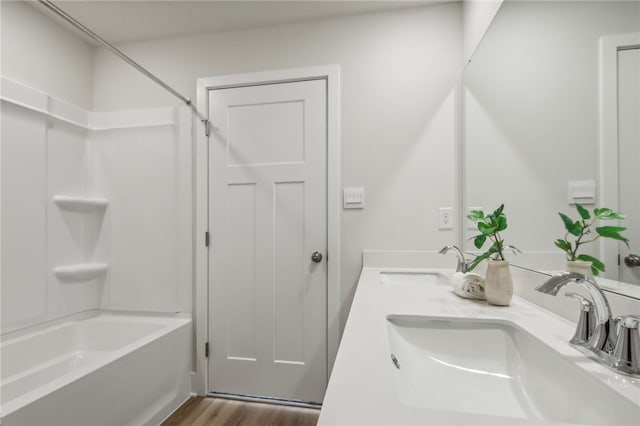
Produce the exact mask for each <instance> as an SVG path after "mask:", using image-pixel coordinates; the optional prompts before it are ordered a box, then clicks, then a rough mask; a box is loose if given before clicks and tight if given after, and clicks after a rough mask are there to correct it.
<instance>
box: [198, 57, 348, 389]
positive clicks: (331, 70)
mask: <svg viewBox="0 0 640 426" xmlns="http://www.w3.org/2000/svg"><path fill="white" fill-rule="evenodd" d="M319 79H323V80H326V82H327V256H326V259H327V328H326V331H327V380H328V378H329V376H330V375H331V370H332V369H333V363H334V361H335V357H336V354H337V353H338V345H339V343H340V288H341V286H340V263H341V256H340V214H341V208H340V206H341V191H340V66H339V65H323V66H315V67H308V68H294V69H282V70H273V71H261V72H252V73H245V74H232V75H221V76H214V77H204V78H199V79H198V80H197V108H198V111H203V112H204V113H206V115H207V117H208V115H209V91H210V90H214V89H226V88H232V87H242V86H253V85H258V84H274V83H289V82H295V81H305V80H319ZM196 124H197V125H196V126H194V129H197V130H196V131H197V134H196V139H195V159H194V167H195V171H194V179H195V229H194V232H195V238H194V244H195V247H194V254H195V259H194V261H195V265H194V267H195V276H194V279H195V291H194V298H193V299H194V303H193V306H194V309H195V311H194V318H195V345H194V347H195V351H196V352H195V372H194V373H193V375H192V381H191V383H192V386H191V387H192V391H193V392H195V393H197V394H198V395H206V394H207V392H208V391H209V383H208V377H209V374H208V368H209V367H208V359H207V357H206V356H205V343H206V342H207V341H208V339H209V327H208V320H209V249H208V247H206V245H205V232H207V231H208V229H209V207H208V206H209V146H208V141H209V137H208V136H207V135H205V126H201V125H200V123H196Z"/></svg>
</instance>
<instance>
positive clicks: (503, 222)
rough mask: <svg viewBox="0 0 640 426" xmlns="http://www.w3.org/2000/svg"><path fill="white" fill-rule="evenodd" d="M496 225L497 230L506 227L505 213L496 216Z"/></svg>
mask: <svg viewBox="0 0 640 426" xmlns="http://www.w3.org/2000/svg"><path fill="white" fill-rule="evenodd" d="M497 222H498V227H497V229H496V230H497V231H498V232H500V231H504V230H505V229H507V217H506V216H505V215H501V216H498V220H497Z"/></svg>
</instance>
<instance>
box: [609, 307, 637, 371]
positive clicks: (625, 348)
mask: <svg viewBox="0 0 640 426" xmlns="http://www.w3.org/2000/svg"><path fill="white" fill-rule="evenodd" d="M616 319H617V320H618V324H619V326H620V329H619V332H618V339H617V340H616V345H615V348H614V350H613V359H614V362H613V366H614V368H616V369H617V370H619V371H621V372H623V373H626V374H631V375H640V331H639V329H640V315H623V316H620V317H618V318H616Z"/></svg>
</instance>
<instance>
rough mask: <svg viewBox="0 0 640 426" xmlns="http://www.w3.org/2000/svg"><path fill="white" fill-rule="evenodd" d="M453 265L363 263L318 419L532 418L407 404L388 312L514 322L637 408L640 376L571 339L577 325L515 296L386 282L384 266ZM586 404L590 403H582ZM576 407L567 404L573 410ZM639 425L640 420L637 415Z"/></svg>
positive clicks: (508, 421) (375, 422)
mask: <svg viewBox="0 0 640 426" xmlns="http://www.w3.org/2000/svg"><path fill="white" fill-rule="evenodd" d="M382 271H396V272H401V271H402V272H423V271H424V272H426V271H437V272H442V273H446V274H449V273H451V272H452V271H448V270H434V269H430V270H426V269H407V268H402V269H397V268H396V269H394V268H377V267H365V268H363V270H362V273H361V275H360V280H359V282H358V288H357V290H356V294H355V297H354V301H353V304H352V306H351V311H350V313H349V318H348V320H347V324H346V327H345V331H344V334H343V337H342V341H341V343H340V348H339V350H338V355H337V358H336V362H335V365H334V368H333V372H332V374H331V378H330V380H329V385H328V388H327V392H326V395H325V399H324V402H323V407H322V411H321V413H320V419H319V422H318V424H319V425H402V424H514V423H516V422H517V423H520V424H531V422H530V421H526V420H524V419H523V420H522V421H521V422H520V421H519V419H514V418H503V417H497V416H486V415H478V414H470V413H462V412H451V411H436V410H427V409H422V408H415V407H410V406H407V405H404V404H402V403H401V402H400V401H399V400H398V398H397V397H396V393H395V384H394V376H393V374H394V370H393V369H394V367H393V365H392V362H391V360H390V348H389V341H388V336H387V333H388V332H387V320H386V316H387V315H389V314H402V315H425V316H444V317H467V318H469V317H471V318H484V319H501V320H507V321H511V322H513V323H515V324H517V325H518V326H520V327H521V328H523V329H524V330H525V331H527V332H529V333H531V334H532V335H534V336H536V337H537V338H538V339H540V340H541V341H542V342H543V343H545V344H547V345H548V346H550V347H551V348H553V349H554V350H556V351H557V352H559V353H560V354H563V355H566V356H569V357H571V358H572V359H573V360H575V362H576V365H578V366H579V367H580V368H581V369H583V370H584V371H586V372H587V373H588V374H590V375H592V376H593V377H595V378H596V379H597V380H600V381H602V382H603V383H605V384H606V386H608V387H610V388H611V389H613V390H614V391H615V392H618V393H619V394H620V397H621V398H626V399H629V400H630V401H632V402H634V403H635V404H636V405H638V406H640V380H639V379H634V378H631V377H628V376H624V375H621V374H616V373H615V372H613V371H611V370H609V369H608V368H606V367H605V366H602V365H600V364H598V363H596V362H595V361H592V360H590V359H587V358H586V357H585V356H584V355H582V354H581V353H580V352H578V351H577V350H576V349H574V348H573V347H571V346H570V345H569V343H568V342H569V339H570V338H571V336H572V335H573V332H574V330H575V324H574V323H572V322H571V321H568V320H566V319H564V318H562V317H560V316H558V315H556V314H554V313H552V312H549V311H547V310H544V309H542V308H540V307H538V306H537V305H534V304H532V303H530V302H528V301H526V300H524V299H521V298H519V297H517V296H514V298H513V301H512V303H511V306H508V307H497V306H492V305H488V304H487V303H486V302H484V301H472V300H467V299H462V298H460V297H458V296H456V295H455V294H454V293H453V292H452V290H451V288H450V287H449V286H448V285H445V284H433V285H425V284H401V285H398V284H396V285H389V284H387V285H383V284H381V281H380V272H382ZM585 404H588V401H585ZM576 408H578V407H567V409H576ZM639 424H640V419H639Z"/></svg>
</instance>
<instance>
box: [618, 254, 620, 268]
mask: <svg viewBox="0 0 640 426" xmlns="http://www.w3.org/2000/svg"><path fill="white" fill-rule="evenodd" d="M618 266H620V253H618Z"/></svg>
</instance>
